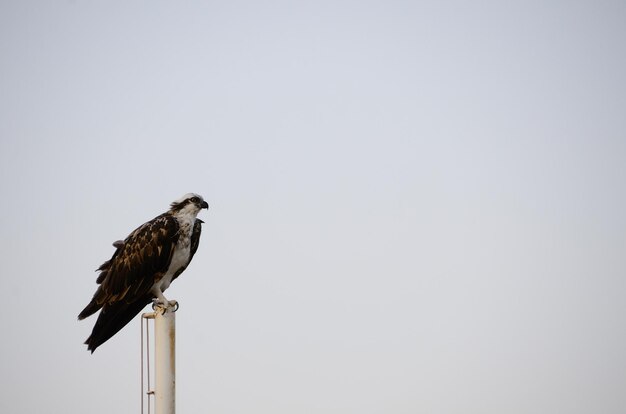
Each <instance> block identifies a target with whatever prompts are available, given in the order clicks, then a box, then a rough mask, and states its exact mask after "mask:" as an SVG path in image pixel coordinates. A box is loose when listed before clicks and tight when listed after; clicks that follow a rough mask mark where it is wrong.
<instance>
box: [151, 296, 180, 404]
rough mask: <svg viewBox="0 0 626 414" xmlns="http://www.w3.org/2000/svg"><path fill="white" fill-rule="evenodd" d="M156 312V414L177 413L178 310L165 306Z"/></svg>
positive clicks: (168, 305)
mask: <svg viewBox="0 0 626 414" xmlns="http://www.w3.org/2000/svg"><path fill="white" fill-rule="evenodd" d="M163 306H164V307H160V306H158V307H157V308H156V309H155V312H154V358H155V363H154V365H155V374H154V375H155V389H154V397H155V403H156V407H155V408H156V414H174V413H175V412H176V404H175V403H176V359H175V357H176V312H175V311H176V309H177V308H178V304H176V305H174V306H172V305H171V304H165V305H163Z"/></svg>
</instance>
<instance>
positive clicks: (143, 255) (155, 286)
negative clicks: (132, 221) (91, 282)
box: [78, 193, 209, 354]
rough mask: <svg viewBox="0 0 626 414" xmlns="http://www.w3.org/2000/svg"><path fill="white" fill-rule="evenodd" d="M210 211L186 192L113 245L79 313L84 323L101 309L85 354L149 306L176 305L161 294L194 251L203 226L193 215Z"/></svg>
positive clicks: (195, 196)
mask: <svg viewBox="0 0 626 414" xmlns="http://www.w3.org/2000/svg"><path fill="white" fill-rule="evenodd" d="M208 208H209V204H208V203H207V202H206V201H204V199H203V198H202V196H200V195H198V194H194V193H188V194H185V195H184V196H182V197H181V198H179V199H178V200H175V201H174V202H172V203H171V204H170V208H169V210H168V211H167V212H165V213H163V214H161V215H159V216H157V217H155V218H154V219H152V220H150V221H148V222H146V223H144V224H142V225H141V226H139V227H137V228H136V229H135V230H134V231H133V232H131V233H130V235H128V237H126V239H124V240H118V241H116V242H114V243H113V247H115V252H114V253H113V256H112V257H111V258H110V259H109V260H107V261H106V262H104V263H103V264H102V265H101V266H100V267H99V268H98V269H97V270H96V271H97V272H100V273H99V275H98V278H97V279H96V283H97V284H98V287H97V289H96V292H95V293H94V295H93V298H92V299H91V301H90V302H89V304H88V305H87V306H86V307H85V309H83V310H82V312H80V314H79V315H78V320H83V319H85V318H87V317H89V316H91V315H93V314H94V313H96V312H98V311H100V314H99V315H98V319H97V320H96V323H95V325H94V327H93V330H92V332H91V335H89V337H88V338H87V340H86V341H85V344H86V345H87V350H88V351H91V353H92V354H93V352H94V351H95V350H96V348H98V347H99V346H100V345H102V344H103V343H105V342H106V341H107V340H109V339H110V338H111V337H112V336H113V335H115V334H116V333H117V332H119V331H120V330H121V329H122V328H123V327H124V326H126V324H128V323H129V322H130V321H131V320H132V319H133V318H134V317H135V316H136V315H137V314H138V313H139V312H141V310H142V309H143V308H144V307H145V306H146V305H148V304H149V303H150V302H153V306H155V305H157V306H162V307H164V308H167V307H168V306H174V305H177V304H176V301H168V300H167V299H166V298H165V296H164V295H163V292H164V291H165V289H167V288H168V287H169V285H170V283H171V282H172V281H173V280H174V279H176V278H177V277H178V276H180V274H181V273H182V272H183V271H184V270H185V269H186V268H187V266H188V265H189V263H190V262H191V259H192V258H193V256H194V255H195V253H196V251H197V250H198V245H199V243H200V233H201V232H202V223H204V222H203V221H202V220H200V219H199V218H197V215H198V213H199V212H200V211H201V210H202V209H207V210H208Z"/></svg>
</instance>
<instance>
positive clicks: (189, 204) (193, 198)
mask: <svg viewBox="0 0 626 414" xmlns="http://www.w3.org/2000/svg"><path fill="white" fill-rule="evenodd" d="M203 208H206V209H208V208H209V204H208V203H207V202H206V201H204V198H202V196H201V195H198V194H194V193H189V194H185V195H184V196H182V197H181V198H179V199H178V200H176V201H173V202H172V204H170V211H171V212H172V213H174V214H193V215H194V216H195V215H196V214H198V212H199V211H200V210H202V209H203Z"/></svg>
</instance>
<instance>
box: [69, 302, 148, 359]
mask: <svg viewBox="0 0 626 414" xmlns="http://www.w3.org/2000/svg"><path fill="white" fill-rule="evenodd" d="M151 301H152V296H151V295H145V296H143V297H141V298H140V299H138V300H136V301H134V302H132V303H125V302H123V301H122V302H116V303H113V304H110V305H105V306H104V307H103V308H102V311H101V312H100V315H98V320H97V321H96V324H95V325H94V327H93V330H92V331H91V335H89V338H87V340H86V341H85V344H86V345H87V350H89V351H91V353H92V354H93V352H94V351H95V350H96V348H98V347H99V346H100V345H102V344H103V343H105V342H106V341H107V340H109V339H110V338H111V337H112V336H113V335H115V334H116V333H118V332H119V331H120V329H122V328H123V327H124V326H126V325H127V324H128V323H129V322H130V321H131V320H132V319H133V318H134V317H135V316H136V315H137V314H138V313H139V312H141V310H142V309H143V308H144V307H145V306H146V305H147V304H148V303H150V302H151ZM87 307H88V308H89V305H87ZM85 309H87V308H85ZM83 312H84V311H83ZM81 315H82V312H81ZM79 318H80V316H79Z"/></svg>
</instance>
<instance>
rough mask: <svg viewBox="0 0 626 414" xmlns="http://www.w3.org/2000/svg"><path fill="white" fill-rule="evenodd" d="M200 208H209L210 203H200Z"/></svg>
mask: <svg viewBox="0 0 626 414" xmlns="http://www.w3.org/2000/svg"><path fill="white" fill-rule="evenodd" d="M200 208H206V209H207V210H208V209H209V203H207V202H206V201H203V202H202V204H200Z"/></svg>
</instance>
